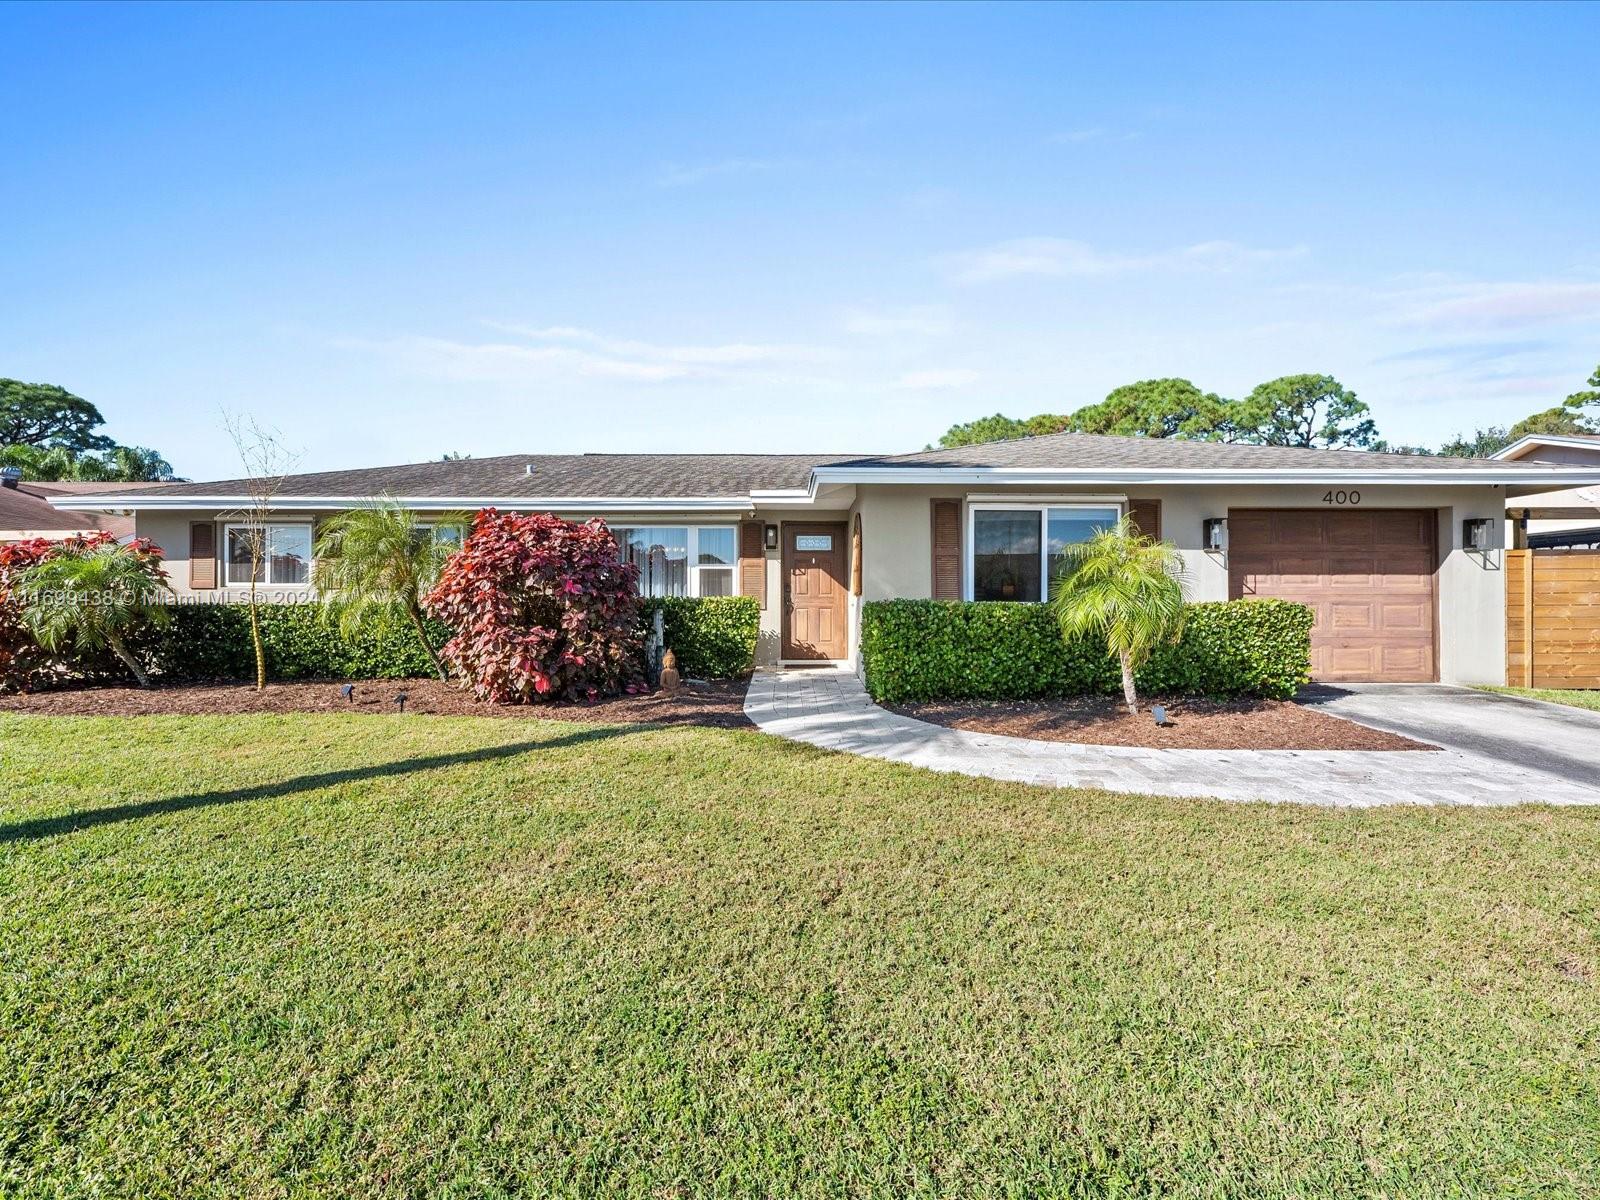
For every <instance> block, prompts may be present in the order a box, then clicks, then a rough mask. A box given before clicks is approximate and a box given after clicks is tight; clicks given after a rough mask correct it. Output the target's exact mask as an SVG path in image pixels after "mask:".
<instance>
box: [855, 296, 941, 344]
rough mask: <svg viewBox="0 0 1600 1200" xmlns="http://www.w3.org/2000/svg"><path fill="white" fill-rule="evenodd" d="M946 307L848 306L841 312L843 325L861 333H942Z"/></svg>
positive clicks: (872, 335)
mask: <svg viewBox="0 0 1600 1200" xmlns="http://www.w3.org/2000/svg"><path fill="white" fill-rule="evenodd" d="M951 324H952V323H951V319H950V311H949V310H948V309H946V308H943V307H941V306H939V305H933V304H919V305H913V306H912V307H909V308H882V309H872V308H852V309H847V310H846V311H845V314H844V327H845V329H846V330H847V331H848V332H850V333H855V334H860V335H862V336H863V337H901V336H912V337H943V336H944V335H945V334H947V333H949V332H950V329H951Z"/></svg>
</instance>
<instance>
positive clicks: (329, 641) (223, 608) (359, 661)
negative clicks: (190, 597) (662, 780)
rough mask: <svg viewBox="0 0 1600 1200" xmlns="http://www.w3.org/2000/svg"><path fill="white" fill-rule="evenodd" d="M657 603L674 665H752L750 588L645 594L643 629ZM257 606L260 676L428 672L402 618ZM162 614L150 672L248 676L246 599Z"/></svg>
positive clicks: (438, 632)
mask: <svg viewBox="0 0 1600 1200" xmlns="http://www.w3.org/2000/svg"><path fill="white" fill-rule="evenodd" d="M657 608H659V609H661V610H662V615H663V617H664V619H665V622H664V623H665V627H666V633H667V645H669V646H671V647H672V648H673V650H675V651H676V652H677V655H678V669H679V670H680V671H681V672H683V674H685V675H688V676H693V677H695V678H699V679H724V678H729V677H733V676H737V675H743V674H745V673H746V672H748V671H749V670H750V668H751V667H752V666H753V665H754V663H755V653H756V635H757V632H758V629H759V625H760V621H761V613H760V609H759V608H758V606H757V604H756V601H755V598H754V597H752V596H716V597H706V598H704V599H698V600H697V599H688V598H677V597H674V598H670V599H650V600H646V601H645V602H644V604H643V606H642V609H641V622H642V629H643V630H648V629H649V627H650V622H651V619H652V614H653V613H654V612H655V610H656V609H657ZM260 612H261V638H262V641H263V642H265V643H266V647H267V674H268V677H269V678H272V679H406V678H413V677H417V676H425V675H431V674H432V673H433V668H432V666H431V665H430V664H429V662H428V658H427V655H425V654H424V653H423V652H422V648H421V647H420V646H418V645H417V640H416V633H415V631H414V630H413V629H412V628H411V626H410V624H409V623H407V622H406V621H405V620H404V618H398V619H395V620H391V621H379V622H373V623H371V624H370V625H369V626H368V628H366V629H364V630H362V631H361V632H360V633H358V634H356V635H355V636H354V637H349V638H347V637H345V636H344V635H343V634H342V633H341V632H340V631H339V627H338V624H337V623H336V622H334V621H333V620H331V619H330V618H329V617H328V616H327V615H326V613H325V612H324V610H323V608H322V606H321V605H320V604H263V605H261V607H260ZM171 613H172V621H171V623H170V624H168V625H167V626H166V628H164V629H153V630H148V631H146V632H145V633H144V634H142V635H141V636H140V637H139V638H138V639H137V642H136V650H137V651H138V652H139V653H140V654H141V655H142V656H143V658H144V659H145V661H146V662H147V663H148V664H149V666H150V668H151V670H152V671H153V672H154V673H155V674H158V675H159V676H161V677H162V678H163V679H168V680H185V681H187V680H224V679H251V678H254V676H255V671H256V667H255V661H256V660H255V651H254V650H253V649H252V648H251V645H250V609H249V608H248V607H247V606H246V605H243V604H181V605H175V606H173V608H172V609H171ZM429 632H430V633H431V634H432V636H433V641H434V645H435V646H436V647H438V646H442V645H444V643H445V642H446V641H447V640H449V637H450V630H449V629H448V628H446V627H445V626H443V625H439V624H437V623H433V622H430V623H429ZM641 636H642V634H641Z"/></svg>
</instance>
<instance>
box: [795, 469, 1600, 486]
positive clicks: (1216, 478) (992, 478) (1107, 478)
mask: <svg viewBox="0 0 1600 1200" xmlns="http://www.w3.org/2000/svg"><path fill="white" fill-rule="evenodd" d="M812 481H813V485H815V484H816V483H819V482H820V483H911V484H916V483H982V484H1067V485H1072V486H1083V485H1086V484H1091V485H1092V484H1104V483H1120V484H1182V483H1191V484H1193V483H1199V484H1220V483H1230V484H1269V483H1289V484H1295V483H1299V484H1321V483H1337V484H1344V485H1349V484H1382V483H1392V484H1410V485H1423V484H1463V483H1472V484H1484V485H1488V484H1503V483H1518V484H1556V485H1569V484H1578V483H1600V464H1596V465H1595V466H1593V467H1548V466H1540V467H1533V466H1527V467H1517V466H1509V465H1508V466H1506V467H1503V468H1488V467H1475V468H1454V467H1391V468H1389V469H1387V470H1377V471H1374V470H1370V469H1369V470H1360V469H1354V470H1328V469H1326V468H1320V469H1318V468H1312V469H1306V468H1299V467H1292V468H1267V469H1244V470H1241V469H1238V468H1218V467H1163V468H1154V469H1152V468H1149V467H1070V468H1060V467H818V468H817V469H816V470H815V471H814V472H813V473H812Z"/></svg>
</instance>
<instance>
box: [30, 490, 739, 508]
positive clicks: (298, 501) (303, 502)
mask: <svg viewBox="0 0 1600 1200" xmlns="http://www.w3.org/2000/svg"><path fill="white" fill-rule="evenodd" d="M66 499H68V498H67V497H59V498H52V499H51V500H50V504H51V505H52V506H53V507H55V508H71V509H73V510H74V511H78V512H113V511H118V510H121V509H127V508H138V509H145V510H155V509H160V510H168V511H172V510H194V509H246V508H251V507H253V506H254V505H255V504H256V500H255V499H254V498H253V497H250V496H169V495H165V494H163V495H161V496H159V497H155V496H150V497H144V496H137V495H132V496H97V497H95V499H94V500H93V502H92V503H85V502H84V497H83V496H73V497H71V498H70V499H71V501H72V503H71V504H66V503H63V501H64V500H66ZM374 499H375V497H372V496H277V497H274V499H273V500H272V503H271V504H270V505H269V507H270V508H271V509H272V510H273V511H274V512H311V511H316V510H318V509H328V508H360V507H361V506H362V505H366V504H371V503H372V502H373V500H374ZM385 499H389V500H393V501H395V502H397V503H399V504H401V505H403V506H405V507H406V508H410V509H415V510H416V511H418V512H450V511H452V510H456V509H463V508H465V509H479V508H509V509H528V508H533V509H539V510H540V511H544V510H554V509H560V510H562V511H565V512H617V511H620V510H626V511H629V512H745V511H747V510H749V509H750V508H751V507H752V502H751V498H750V497H749V496H389V497H385Z"/></svg>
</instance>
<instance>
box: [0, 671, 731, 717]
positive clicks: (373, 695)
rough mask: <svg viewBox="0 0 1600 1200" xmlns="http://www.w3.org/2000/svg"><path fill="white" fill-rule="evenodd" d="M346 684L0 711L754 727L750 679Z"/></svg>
mask: <svg viewBox="0 0 1600 1200" xmlns="http://www.w3.org/2000/svg"><path fill="white" fill-rule="evenodd" d="M343 686H344V681H342V680H323V681H318V682H312V683H305V682H297V683H271V684H268V685H267V688H266V690H265V691H261V692H258V691H256V689H255V688H254V687H251V686H249V685H248V684H236V683H221V684H188V685H181V686H179V685H174V686H172V687H153V688H150V689H149V690H148V691H144V690H141V689H139V688H133V687H90V688H74V689H71V690H62V691H54V692H35V693H33V694H31V695H26V696H0V712H19V713H37V714H39V715H41V716H75V717H133V716H156V715H178V716H230V715H234V714H238V713H299V712H341V713H343V712H356V713H394V712H397V711H399V709H398V707H397V706H396V704H395V697H396V696H398V695H399V694H400V693H402V692H404V693H405V695H406V704H405V713H406V715H407V716H411V715H413V714H416V715H423V716H453V717H454V716H461V717H534V718H538V719H541V720H553V721H588V722H593V723H597V724H604V725H632V724H636V723H640V722H646V723H650V724H655V725H709V726H714V727H716V728H719V729H741V728H745V727H747V726H749V724H750V721H749V720H748V719H747V718H746V717H745V715H744V694H745V691H746V689H747V688H748V686H749V681H748V680H744V679H734V680H717V681H714V682H709V683H705V684H698V683H697V684H685V685H684V686H683V687H682V688H680V689H679V690H678V693H677V695H675V696H666V695H663V694H662V693H660V692H654V693H651V694H648V695H643V696H614V697H611V698H609V699H604V700H600V701H597V702H596V703H594V704H488V703H486V702H484V701H482V700H477V699H474V698H473V696H472V694H471V693H470V692H464V691H462V690H460V689H459V688H456V687H454V686H451V685H449V684H444V683H440V682H439V681H438V680H437V679H382V680H364V681H357V682H356V692H355V699H354V701H353V702H351V701H347V700H345V698H344V697H343V696H341V695H340V688H341V687H343Z"/></svg>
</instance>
